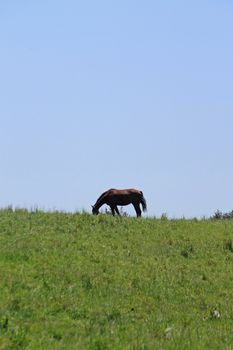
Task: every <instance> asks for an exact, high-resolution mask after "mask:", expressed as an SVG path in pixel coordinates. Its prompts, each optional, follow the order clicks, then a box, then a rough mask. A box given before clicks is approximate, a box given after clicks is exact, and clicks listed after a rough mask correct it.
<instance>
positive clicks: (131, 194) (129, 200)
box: [92, 188, 147, 217]
mask: <svg viewBox="0 0 233 350" xmlns="http://www.w3.org/2000/svg"><path fill="white" fill-rule="evenodd" d="M104 204H107V205H109V206H110V208H111V211H112V215H113V216H115V212H116V213H117V214H118V215H120V212H119V210H118V208H117V205H120V206H124V205H128V204H133V206H134V209H135V211H136V214H137V217H140V216H141V214H142V211H141V209H140V204H141V205H142V210H143V211H146V210H147V205H146V200H145V198H144V196H143V193H142V191H139V190H136V189H134V188H129V189H124V190H117V189H115V188H111V189H110V190H107V191H105V192H104V193H102V194H101V196H100V197H99V198H98V199H97V201H96V203H95V204H94V205H92V214H96V215H98V214H99V208H100V207H102V205H104Z"/></svg>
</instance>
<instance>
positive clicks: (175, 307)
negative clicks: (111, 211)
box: [0, 208, 233, 350]
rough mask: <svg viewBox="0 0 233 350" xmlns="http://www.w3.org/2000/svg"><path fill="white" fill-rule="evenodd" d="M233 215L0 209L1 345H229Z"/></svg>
mask: <svg viewBox="0 0 233 350" xmlns="http://www.w3.org/2000/svg"><path fill="white" fill-rule="evenodd" d="M232 240H233V221H231V220H227V221H222V220H197V219H193V220H185V219H182V220H168V219H167V218H166V217H162V218H160V219H152V218H141V219H136V218H128V217H112V216H109V215H99V216H93V215H89V214H87V213H75V214H70V213H61V212H43V211H39V210H35V211H31V212H30V211H27V210H23V209H18V210H12V209H11V208H8V209H2V210H0V296H1V297H0V349H7V350H8V349H12V350H13V349H14V350H15V349H43V350H44V349H46V350H48V349H56V350H57V349H58V350H59V349H93V350H97V349H99V350H104V349H128V350H131V349H140V350H141V349H195V350H196V349H232V344H233V302H232V301H233V246H232Z"/></svg>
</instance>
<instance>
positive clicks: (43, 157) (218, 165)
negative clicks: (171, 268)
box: [0, 0, 233, 217]
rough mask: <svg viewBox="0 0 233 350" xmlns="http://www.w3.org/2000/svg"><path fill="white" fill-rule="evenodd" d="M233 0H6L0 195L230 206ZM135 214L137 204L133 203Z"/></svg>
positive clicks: (203, 209) (20, 200)
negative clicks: (138, 197) (119, 194)
mask: <svg viewBox="0 0 233 350" xmlns="http://www.w3.org/2000/svg"><path fill="white" fill-rule="evenodd" d="M232 18H233V4H232V2H231V1H226V0H223V1H221V2H220V1H215V0H212V1H205V0H204V1H203V0H202V1H199V0H197V1H189V2H187V1H181V0H178V1H171V0H168V1H143V2H142V1H131V0H128V1H127V0H124V1H121V0H118V1H107V0H106V1H103V0H100V1H85V2H84V1H75V0H66V1H57V0H56V1H55V0H47V1H45V0H41V1H37V2H36V1H34V2H32V1H29V0H23V1H20V2H19V1H15V0H9V1H4V2H1V3H0V73H1V79H0V99H1V103H0V122H1V128H0V154H1V172H0V206H1V207H4V206H6V205H13V206H20V207H28V208H32V207H39V208H42V209H46V210H47V209H62V210H68V211H74V210H82V209H85V210H88V211H89V210H90V205H91V204H93V203H94V202H95V200H96V198H97V197H98V196H99V195H100V194H101V193H102V192H103V191H105V190H106V189H108V188H110V187H115V188H127V187H136V188H139V189H141V190H143V192H144V194H145V197H146V199H147V202H148V214H147V215H150V216H154V215H155V216H160V215H161V214H162V213H165V212H166V213H167V214H168V215H169V216H170V217H181V216H183V215H184V216H186V217H193V216H197V217H201V216H204V215H206V216H209V215H212V214H213V213H214V211H215V210H217V209H220V210H223V211H230V210H232V209H233V202H232V198H233V186H232V178H233V162H232V151H233V137H232V134H233V64H232V62H233V21H232ZM127 210H128V212H129V213H130V214H133V211H132V210H131V209H127Z"/></svg>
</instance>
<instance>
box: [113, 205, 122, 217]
mask: <svg viewBox="0 0 233 350" xmlns="http://www.w3.org/2000/svg"><path fill="white" fill-rule="evenodd" d="M114 209H115V211H116V213H117V215H119V216H121V214H120V212H119V210H118V208H117V206H115V208H114Z"/></svg>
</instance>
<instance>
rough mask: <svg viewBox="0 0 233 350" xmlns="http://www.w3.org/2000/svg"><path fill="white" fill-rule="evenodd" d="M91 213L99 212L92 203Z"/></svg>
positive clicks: (96, 213)
mask: <svg viewBox="0 0 233 350" xmlns="http://www.w3.org/2000/svg"><path fill="white" fill-rule="evenodd" d="M92 214H94V215H98V214H99V209H97V208H96V207H95V206H94V205H92Z"/></svg>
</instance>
